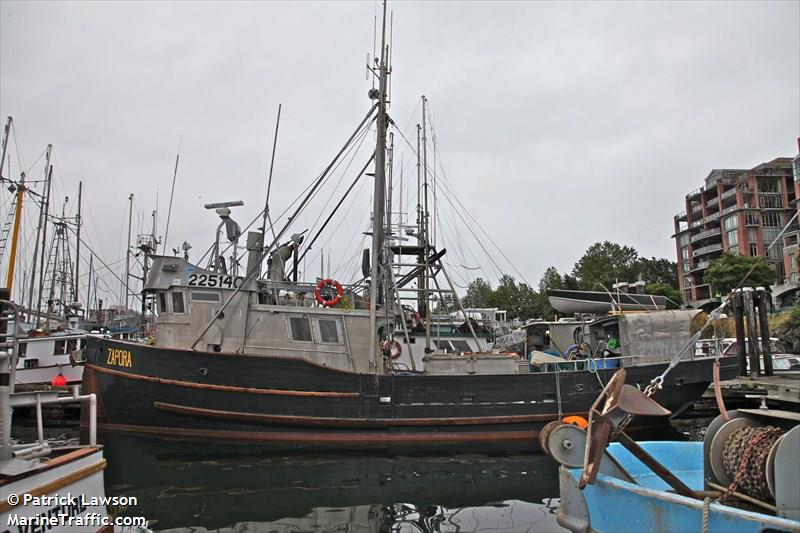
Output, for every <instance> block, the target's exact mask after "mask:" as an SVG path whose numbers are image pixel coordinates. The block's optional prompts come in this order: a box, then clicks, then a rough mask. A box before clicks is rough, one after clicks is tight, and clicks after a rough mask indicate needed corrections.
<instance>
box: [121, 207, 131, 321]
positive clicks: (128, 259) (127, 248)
mask: <svg viewBox="0 0 800 533" xmlns="http://www.w3.org/2000/svg"><path fill="white" fill-rule="evenodd" d="M128 202H129V203H130V206H129V207H128V240H127V242H126V244H125V282H124V283H123V286H124V287H125V312H126V313H127V312H128V282H129V281H128V280H129V278H130V275H131V224H132V222H133V193H131V194H130V196H128Z"/></svg>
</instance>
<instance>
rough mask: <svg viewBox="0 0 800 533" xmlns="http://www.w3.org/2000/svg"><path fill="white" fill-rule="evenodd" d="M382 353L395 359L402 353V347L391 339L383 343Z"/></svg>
mask: <svg viewBox="0 0 800 533" xmlns="http://www.w3.org/2000/svg"><path fill="white" fill-rule="evenodd" d="M383 353H385V354H386V355H388V356H389V357H391V358H392V359H397V358H398V357H400V354H402V353H403V347H402V346H401V345H400V343H399V342H397V341H396V340H395V339H392V340H390V341H386V342H384V343H383Z"/></svg>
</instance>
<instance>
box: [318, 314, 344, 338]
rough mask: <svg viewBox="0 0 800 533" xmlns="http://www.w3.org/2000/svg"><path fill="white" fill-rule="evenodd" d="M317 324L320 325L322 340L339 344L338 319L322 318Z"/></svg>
mask: <svg viewBox="0 0 800 533" xmlns="http://www.w3.org/2000/svg"><path fill="white" fill-rule="evenodd" d="M317 324H318V325H319V340H320V342H329V343H332V344H339V342H340V341H339V326H338V321H337V320H323V319H320V320H319V321H318V322H317Z"/></svg>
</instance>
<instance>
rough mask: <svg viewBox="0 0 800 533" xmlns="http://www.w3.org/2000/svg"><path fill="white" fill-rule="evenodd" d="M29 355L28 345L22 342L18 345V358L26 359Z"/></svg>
mask: <svg viewBox="0 0 800 533" xmlns="http://www.w3.org/2000/svg"><path fill="white" fill-rule="evenodd" d="M26 353H28V343H27V342H21V343H19V344H18V345H17V357H25V354H26Z"/></svg>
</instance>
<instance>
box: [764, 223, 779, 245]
mask: <svg viewBox="0 0 800 533" xmlns="http://www.w3.org/2000/svg"><path fill="white" fill-rule="evenodd" d="M780 232H781V230H780V229H779V228H767V227H764V229H763V230H762V235H763V236H764V246H769V245H770V244H772V243H773V242H775V239H777V238H778V235H780ZM775 246H778V245H777V244H776V245H775ZM775 246H773V248H775Z"/></svg>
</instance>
